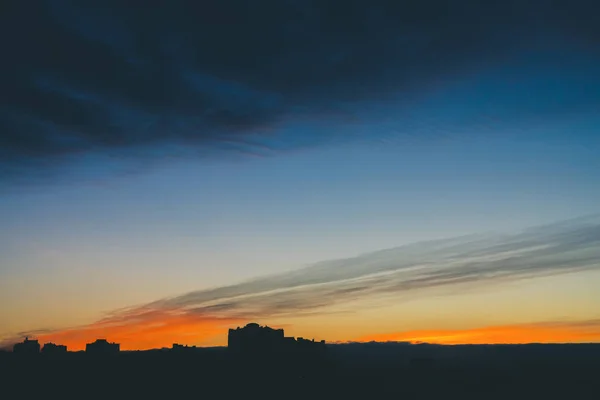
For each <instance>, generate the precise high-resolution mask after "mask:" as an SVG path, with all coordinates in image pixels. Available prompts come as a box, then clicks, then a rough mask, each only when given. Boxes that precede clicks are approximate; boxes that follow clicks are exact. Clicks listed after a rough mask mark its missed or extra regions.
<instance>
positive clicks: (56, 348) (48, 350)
mask: <svg viewBox="0 0 600 400" xmlns="http://www.w3.org/2000/svg"><path fill="white" fill-rule="evenodd" d="M42 353H43V354H51V355H55V354H66V353H67V346H65V345H62V344H54V343H46V344H45V345H44V347H43V348H42Z"/></svg>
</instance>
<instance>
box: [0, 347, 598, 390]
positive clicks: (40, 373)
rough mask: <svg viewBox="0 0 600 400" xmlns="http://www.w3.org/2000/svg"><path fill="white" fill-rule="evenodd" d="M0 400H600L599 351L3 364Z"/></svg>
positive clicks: (332, 350) (139, 355)
mask: <svg viewBox="0 0 600 400" xmlns="http://www.w3.org/2000/svg"><path fill="white" fill-rule="evenodd" d="M0 383H1V385H0V386H1V391H0V399H29V398H31V399H34V398H35V399H65V398H80V399H87V398H102V399H151V398H157V399H190V398H193V399H200V398H210V399H228V398H236V399H264V398H281V399H286V398H302V399H307V400H308V399H314V398H319V399H320V398H328V399H346V398H360V399H398V398H404V399H595V400H598V399H600V345H526V346H433V345H405V344H387V343H380V344H376V343H372V344H348V345H328V346H327V351H326V354H325V355H321V356H318V357H317V356H314V355H311V356H307V357H301V356H295V357H283V356H281V355H276V354H254V355H248V356H235V355H233V354H231V353H229V352H228V351H227V349H226V348H213V349H193V350H186V351H184V352H175V351H166V350H157V351H146V352H121V353H119V354H116V355H112V356H110V355H109V356H104V357H98V356H96V357H91V356H90V355H88V354H85V353H67V354H63V355H56V356H49V355H47V354H39V355H34V356H30V357H24V356H21V357H17V355H16V354H11V353H4V354H1V355H0Z"/></svg>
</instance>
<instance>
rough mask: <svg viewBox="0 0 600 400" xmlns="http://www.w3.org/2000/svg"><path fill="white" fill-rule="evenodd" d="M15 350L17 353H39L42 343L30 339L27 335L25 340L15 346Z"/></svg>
mask: <svg viewBox="0 0 600 400" xmlns="http://www.w3.org/2000/svg"><path fill="white" fill-rule="evenodd" d="M13 352H14V353H16V354H39V352H40V344H39V342H38V341H37V340H30V339H29V338H28V337H26V338H25V340H24V341H22V342H21V343H17V344H15V345H14V346H13Z"/></svg>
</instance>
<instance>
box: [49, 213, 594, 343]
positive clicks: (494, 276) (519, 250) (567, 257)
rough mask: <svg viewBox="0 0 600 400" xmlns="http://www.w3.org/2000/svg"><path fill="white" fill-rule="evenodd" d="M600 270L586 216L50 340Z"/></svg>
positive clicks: (221, 295) (442, 243) (323, 268)
mask: <svg viewBox="0 0 600 400" xmlns="http://www.w3.org/2000/svg"><path fill="white" fill-rule="evenodd" d="M598 268H600V218H598V217H589V218H581V219H577V220H571V221H566V222H561V223H557V224H552V225H546V226H540V227H536V228H532V229H528V230H526V231H523V232H520V233H516V234H486V235H477V236H465V237H459V238H453V239H445V240H437V241H430V242H422V243H415V244H410V245H406V246H401V247H397V248H392V249H387V250H382V251H378V252H374V253H369V254H364V255H361V256H358V257H352V258H347V259H340V260H332V261H325V262H321V263H318V264H315V265H311V266H308V267H306V268H303V269H299V270H295V271H291V272H286V273H282V274H279V275H271V276H266V277H262V278H257V279H254V280H251V281H246V282H242V283H239V284H236V285H231V286H224V287H219V288H214V289H207V290H200V291H195V292H190V293H186V294H183V295H180V296H176V297H172V298H165V299H160V300H157V301H155V302H152V303H149V304H146V305H143V306H136V307H131V308H127V309H121V310H117V311H115V312H113V313H111V314H109V315H107V316H106V317H105V318H104V319H103V320H101V321H98V322H97V323H95V324H92V325H90V326H87V327H82V328H76V329H71V330H67V331H64V332H56V333H52V334H49V336H48V337H51V336H52V337H57V338H65V339H69V338H72V337H78V338H83V337H85V338H88V337H89V338H90V339H91V336H93V335H97V334H99V333H101V332H105V333H106V334H115V335H116V336H118V337H120V338H121V339H123V340H124V341H127V340H130V341H131V340H133V337H135V334H137V332H142V333H143V332H147V331H148V330H150V331H151V332H159V331H160V332H161V334H164V335H165V336H163V337H162V339H159V338H158V337H153V340H156V341H153V342H152V343H157V341H158V342H161V341H165V340H168V341H171V339H173V338H174V337H172V336H169V335H168V332H171V333H172V332H182V331H181V330H180V329H181V326H183V325H185V324H190V325H189V326H196V327H200V328H201V327H202V326H207V327H209V326H216V325H215V324H216V323H217V322H218V323H219V324H221V323H225V324H227V323H236V322H239V321H249V320H254V319H261V320H264V319H268V318H276V317H277V318H280V317H288V318H292V317H294V318H297V317H301V316H303V315H314V314H315V313H316V314H319V313H327V312H332V308H331V307H332V306H334V305H343V304H345V303H348V302H353V304H357V303H356V302H354V301H355V300H363V299H369V298H375V297H377V296H382V295H385V296H402V295H405V294H410V296H411V297H414V296H418V295H419V293H420V291H422V290H430V289H439V288H442V289H445V290H447V289H452V288H461V289H464V288H465V285H466V286H467V287H476V288H477V287H481V286H482V285H490V284H499V283H502V282H507V281H515V280H522V279H532V278H535V277H540V276H549V275H558V274H565V273H571V272H577V271H586V270H594V269H598ZM358 304H360V302H358ZM206 321H208V322H210V323H208V324H207V322H206ZM156 324H158V326H161V327H160V328H158V327H157V325H156ZM203 324H204V325H203ZM217 325H218V324H217ZM211 329H212V328H211ZM210 331H211V332H212V331H214V330H210ZM119 332H121V333H119ZM123 332H125V334H123ZM92 334H93V335H92ZM53 335H54V336H53ZM56 335H58V336H56ZM73 335H74V336H73ZM78 335H79V336H78ZM142 336H143V335H142ZM69 340H70V339H69ZM82 340H83V339H81V340H80V341H79V342H78V343H81V341H82ZM167 344H168V343H167Z"/></svg>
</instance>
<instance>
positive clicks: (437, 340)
mask: <svg viewBox="0 0 600 400" xmlns="http://www.w3.org/2000/svg"><path fill="white" fill-rule="evenodd" d="M246 322H248V321H245V320H240V319H233V318H220V317H215V316H206V315H200V314H194V313H190V312H181V311H173V310H152V309H144V308H137V309H131V310H129V311H121V312H118V313H116V314H113V315H112V316H109V317H107V318H105V319H103V320H100V321H98V322H95V323H92V324H90V325H86V326H83V327H78V328H73V329H65V330H58V331H54V332H48V333H43V334H38V335H36V338H37V339H38V340H39V341H40V343H41V344H44V343H48V342H53V343H57V344H63V345H66V346H67V347H68V349H69V350H70V351H77V350H84V349H85V345H86V343H91V342H93V341H95V340H96V339H107V340H108V341H110V342H116V343H120V344H121V349H122V350H148V349H156V348H162V347H171V346H172V344H173V343H180V344H187V345H199V346H222V345H225V344H226V342H227V329H228V328H230V327H234V326H239V325H244V324H245V323H246ZM315 335H316V336H319V333H318V332H315ZM346 340H349V341H358V342H370V341H377V342H388V341H397V342H411V343H432V344H445V345H454V344H520V343H580V342H600V321H587V322H586V321H583V322H572V323H542V324H520V325H518V324H514V325H501V326H488V327H481V328H474V329H456V330H413V331H404V332H396V333H386V334H373V335H366V336H362V337H359V338H358V339H354V340H352V339H346ZM336 343H343V341H336Z"/></svg>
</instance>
